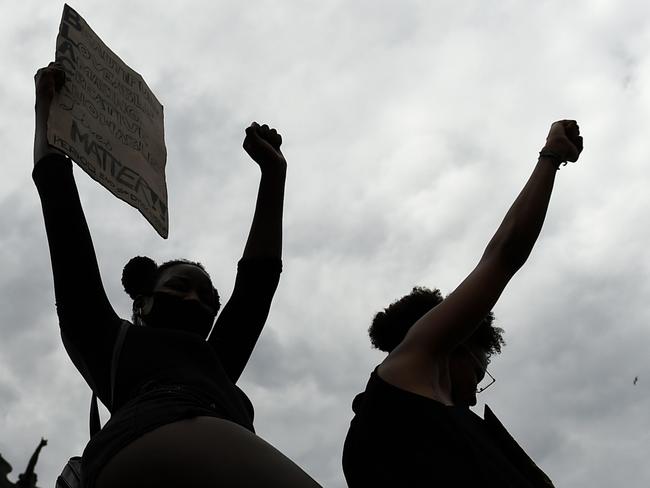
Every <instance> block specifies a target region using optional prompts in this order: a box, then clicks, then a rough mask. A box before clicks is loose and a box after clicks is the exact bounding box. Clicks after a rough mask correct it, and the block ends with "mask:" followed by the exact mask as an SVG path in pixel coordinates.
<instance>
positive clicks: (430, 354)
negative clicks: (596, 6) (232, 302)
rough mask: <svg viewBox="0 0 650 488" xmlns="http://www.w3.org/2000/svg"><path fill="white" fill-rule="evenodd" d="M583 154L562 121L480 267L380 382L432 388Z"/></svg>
mask: <svg viewBox="0 0 650 488" xmlns="http://www.w3.org/2000/svg"><path fill="white" fill-rule="evenodd" d="M581 151H582V137H580V133H579V129H578V125H577V124H576V122H575V121H568V120H563V121H559V122H555V123H554V124H553V125H552V126H551V130H550V132H549V135H548V137H547V140H546V145H545V146H544V149H543V150H542V152H541V153H540V157H539V160H538V162H537V165H536V166H535V168H534V170H533V173H532V175H531V176H530V178H529V179H528V182H527V183H526V185H525V186H524V188H523V190H522V191H521V193H520V194H519V196H518V197H517V198H516V200H515V202H514V203H513V204H512V206H511V207H510V210H508V212H507V214H506V216H505V218H504V219H503V222H502V223H501V225H500V226H499V228H498V229H497V231H496V233H495V234H494V236H493V237H492V239H491V240H490V242H489V243H488V245H487V247H486V249H485V252H484V253H483V256H482V257H481V260H480V261H479V263H478V264H477V266H476V267H475V268H474V270H473V271H472V272H471V273H470V274H469V276H467V278H465V280H464V281H463V282H462V283H461V284H460V285H459V286H458V287H457V288H456V289H455V290H454V291H453V292H452V293H451V294H450V295H449V296H448V297H447V298H446V299H445V300H443V301H442V302H441V303H440V304H439V305H438V306H436V307H435V308H433V309H432V310H430V311H429V312H428V313H426V314H425V315H424V316H423V317H422V318H420V319H419V320H418V321H417V322H416V323H415V325H413V327H411V329H410V330H409V332H408V334H407V335H406V337H405V338H404V340H403V341H402V343H401V344H400V345H399V346H398V347H397V348H395V350H393V351H392V352H391V354H390V355H389V356H388V358H387V359H386V361H385V362H384V364H382V367H381V368H382V369H381V372H382V377H384V378H385V379H387V380H389V381H390V380H392V382H393V383H395V384H397V385H398V386H408V385H407V383H417V384H418V385H422V384H423V381H424V382H429V381H430V365H431V363H432V361H433V359H434V358H435V357H439V356H440V355H444V354H447V353H449V352H450V351H451V350H452V349H453V348H455V347H456V346H458V345H459V344H460V343H462V342H463V341H464V340H465V339H467V338H468V337H469V336H470V335H471V334H472V333H473V332H474V330H476V327H477V326H478V325H479V323H480V321H481V320H482V319H483V318H484V317H485V316H486V315H487V313H488V312H489V311H490V310H491V309H492V307H493V306H494V305H495V304H496V302H497V300H498V298H499V296H500V295H501V293H502V291H503V289H504V288H505V286H506V284H507V283H508V281H510V279H511V278H512V277H513V276H514V274H515V273H516V272H517V270H519V268H521V267H522V266H523V264H524V263H525V262H526V259H527V258H528V256H529V254H530V252H531V250H532V248H533V246H534V244H535V241H536V240H537V237H538V236H539V233H540V231H541V229H542V224H543V223H544V218H545V216H546V210H547V208H548V204H549V200H550V197H551V192H552V190H553V183H554V181H555V175H556V171H557V168H558V167H559V164H560V162H561V161H577V159H578V156H579V155H580V152H581ZM409 378H410V379H409ZM425 378H426V380H425Z"/></svg>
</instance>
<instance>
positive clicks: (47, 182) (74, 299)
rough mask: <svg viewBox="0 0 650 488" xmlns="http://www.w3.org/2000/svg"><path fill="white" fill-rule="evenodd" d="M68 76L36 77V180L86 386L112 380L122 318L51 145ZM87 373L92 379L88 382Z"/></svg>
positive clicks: (59, 295)
mask: <svg viewBox="0 0 650 488" xmlns="http://www.w3.org/2000/svg"><path fill="white" fill-rule="evenodd" d="M64 77H65V75H64V73H63V71H62V70H60V69H59V68H58V67H56V66H55V65H54V64H50V66H48V67H47V68H42V69H40V70H39V71H38V72H37V74H36V77H35V81H36V106H35V109H36V131H35V135H34V172H33V178H34V182H35V183H36V187H37V188H38V193H39V195H40V198H41V204H42V208H43V217H44V220H45V229H46V232H47V240H48V244H49V248H50V258H51V261H52V272H53V276H54V293H55V298H56V306H57V313H58V316H59V325H60V327H61V334H62V337H63V340H64V344H65V345H66V349H67V350H68V353H69V354H70V356H71V358H72V360H73V362H74V363H75V366H77V368H78V369H79V370H80V371H81V372H82V374H83V375H84V377H85V379H86V381H88V382H89V383H92V382H93V381H95V382H98V383H99V384H101V383H104V382H105V381H104V380H106V379H107V378H108V364H109V363H110V351H111V348H112V345H113V342H114V340H115V337H116V334H117V326H118V325H119V323H120V319H119V317H118V316H117V314H116V313H115V311H114V310H113V308H112V306H111V304H110V303H109V301H108V298H107V297H106V293H105V291H104V287H103V284H102V281H101V277H100V274H99V267H98V265H97V259H96V257H95V250H94V248H93V243H92V240H91V237H90V231H89V230H88V225H87V223H86V219H85V216H84V214H83V210H82V208H81V202H80V200H79V194H78V192H77V187H76V185H75V182H74V178H73V175H72V163H71V161H70V160H69V159H67V158H66V157H65V156H64V155H63V154H62V153H61V152H59V151H58V150H56V149H55V148H53V147H51V146H49V145H48V143H47V123H48V115H49V109H50V104H51V103H52V100H53V97H54V94H55V91H57V90H59V89H61V87H62V85H63V83H64ZM70 346H72V348H71V347H70ZM78 354H81V356H78ZM82 362H83V363H85V364H82ZM89 372H91V373H92V376H94V379H93V378H91V377H89V375H88V373H89ZM91 386H92V384H91ZM99 390H100V391H98V392H97V393H99V395H100V398H102V396H103V395H102V393H103V392H102V387H101V386H100V387H99ZM102 400H104V398H102Z"/></svg>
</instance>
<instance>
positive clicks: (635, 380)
mask: <svg viewBox="0 0 650 488" xmlns="http://www.w3.org/2000/svg"><path fill="white" fill-rule="evenodd" d="M637 381H639V377H638V376H635V377H634V383H632V384H634V385H636V382H637Z"/></svg>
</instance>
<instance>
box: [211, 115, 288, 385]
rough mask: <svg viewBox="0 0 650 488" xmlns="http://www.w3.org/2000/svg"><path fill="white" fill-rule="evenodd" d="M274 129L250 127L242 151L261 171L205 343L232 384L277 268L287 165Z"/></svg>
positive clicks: (258, 326)
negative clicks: (226, 289) (222, 301)
mask: <svg viewBox="0 0 650 488" xmlns="http://www.w3.org/2000/svg"><path fill="white" fill-rule="evenodd" d="M281 144H282V137H281V136H280V134H278V133H277V131H276V130H275V129H271V128H269V127H268V126H267V125H262V126H260V125H259V124H257V123H256V122H253V123H252V124H251V126H250V127H248V128H247V129H246V138H245V139H244V150H245V151H246V152H247V153H248V154H249V155H250V157H251V158H252V159H253V161H255V162H256V163H257V164H258V165H259V167H260V170H261V173H262V174H261V179H260V185H259V189H258V193H257V202H256V204H255V213H254V215H253V222H252V224H251V228H250V232H249V234H248V239H247V241H246V246H245V247H244V254H243V256H242V259H241V261H240V262H239V267H238V272H237V279H236V282H235V287H234V289H233V294H232V296H231V297H230V300H228V303H227V304H226V306H225V307H224V309H223V311H222V312H221V314H220V315H219V318H218V319H217V323H216V325H215V328H214V331H213V332H212V335H211V336H210V339H209V341H210V343H211V344H212V345H213V347H214V348H215V349H216V350H217V353H218V354H219V357H220V359H221V362H222V364H223V365H224V368H225V369H226V371H227V373H228V375H229V377H230V378H231V379H232V381H233V382H236V381H237V380H238V379H239V376H240V375H241V373H242V371H243V370H244V367H245V366H246V363H247V362H248V359H249V358H250V355H251V353H252V352H253V349H254V347H255V344H256V342H257V339H258V337H259V335H260V333H261V332H262V328H263V327H264V323H265V322H266V318H267V316H268V313H269V308H270V306H271V300H272V298H273V294H274V293H275V289H276V288H277V285H278V280H279V276H280V271H281V267H282V262H281V257H282V211H283V202H284V184H285V178H286V173H287V162H286V160H285V159H284V156H283V154H282V151H280V145H281Z"/></svg>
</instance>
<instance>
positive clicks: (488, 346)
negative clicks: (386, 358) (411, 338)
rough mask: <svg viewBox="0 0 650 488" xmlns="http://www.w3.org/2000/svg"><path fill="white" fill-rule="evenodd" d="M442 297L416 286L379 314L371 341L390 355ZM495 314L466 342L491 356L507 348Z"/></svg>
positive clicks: (374, 319)
mask: <svg viewBox="0 0 650 488" xmlns="http://www.w3.org/2000/svg"><path fill="white" fill-rule="evenodd" d="M442 300H443V297H442V294H441V293H440V290H439V289H437V288H434V289H433V290H431V289H429V288H426V287H424V286H415V287H413V290H411V293H409V294H408V295H405V296H403V297H402V298H400V299H399V300H397V301H395V302H393V303H391V304H390V305H389V306H388V307H386V308H385V309H384V310H382V311H381V312H379V313H377V314H376V315H375V317H374V318H373V320H372V324H371V325H370V328H369V329H368V334H369V335H370V342H371V343H372V345H373V347H375V348H377V349H379V350H380V351H384V352H391V351H392V350H393V349H395V347H397V345H398V344H399V343H400V342H402V340H404V337H406V334H407V332H408V331H409V329H410V328H411V327H412V326H413V324H415V323H416V322H417V321H418V320H419V319H420V317H422V316H423V315H424V314H426V313H427V312H428V311H429V310H431V309H432V308H434V307H435V306H436V305H438V304H439V303H440V302H442ZM493 321H494V314H493V313H492V312H489V313H488V314H487V315H486V316H485V318H484V319H483V320H482V321H481V323H480V324H479V326H478V327H477V329H476V331H475V332H474V333H473V334H472V336H471V337H470V338H469V339H468V340H467V342H468V343H472V344H476V345H477V346H478V347H480V348H481V349H482V350H483V351H485V353H486V354H487V355H488V357H489V356H491V355H492V354H499V353H500V352H501V346H503V345H505V341H504V340H503V337H502V334H503V329H501V328H499V327H494V326H493V325H492V323H493Z"/></svg>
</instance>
